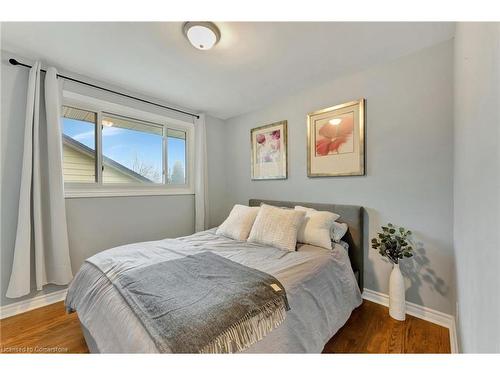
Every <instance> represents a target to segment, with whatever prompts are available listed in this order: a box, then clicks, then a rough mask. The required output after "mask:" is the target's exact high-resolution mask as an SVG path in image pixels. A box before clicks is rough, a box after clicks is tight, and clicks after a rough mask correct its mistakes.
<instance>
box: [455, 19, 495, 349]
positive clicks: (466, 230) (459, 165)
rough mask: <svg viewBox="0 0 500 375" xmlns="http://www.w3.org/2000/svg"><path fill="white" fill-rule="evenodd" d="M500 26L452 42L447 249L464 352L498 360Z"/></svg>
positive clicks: (469, 30) (462, 27) (476, 26)
mask: <svg viewBox="0 0 500 375" xmlns="http://www.w3.org/2000/svg"><path fill="white" fill-rule="evenodd" d="M499 124H500V26H499V24H498V23H496V24H487V23H459V24H458V25H457V29H456V37H455V170H454V193H455V207H454V246H455V257H456V267H457V271H456V276H457V304H458V317H457V318H458V328H459V330H458V332H459V334H460V342H461V349H462V351H464V352H496V353H498V352H500V298H499V297H500V292H499V288H500V276H499V275H500V272H499V269H500V242H499V236H500V217H499V216H500V183H499V182H500V181H499V171H500V147H499V141H500V138H499V137H500V130H499V129H500V128H499V126H500V125H499Z"/></svg>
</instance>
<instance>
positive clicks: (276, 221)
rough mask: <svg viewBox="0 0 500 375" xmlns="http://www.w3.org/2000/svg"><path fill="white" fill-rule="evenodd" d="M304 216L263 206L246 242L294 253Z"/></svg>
mask: <svg viewBox="0 0 500 375" xmlns="http://www.w3.org/2000/svg"><path fill="white" fill-rule="evenodd" d="M304 216H305V212H303V211H297V210H291V209H285V208H278V207H274V206H269V205H267V204H263V205H262V206H260V210H259V213H258V214H257V218H256V219H255V222H254V224H253V227H252V230H251V231H250V236H249V237H248V242H255V243H261V244H263V245H270V246H274V247H277V248H278V249H281V250H287V251H294V250H295V245H297V232H298V230H299V228H300V225H301V224H302V221H303V220H304Z"/></svg>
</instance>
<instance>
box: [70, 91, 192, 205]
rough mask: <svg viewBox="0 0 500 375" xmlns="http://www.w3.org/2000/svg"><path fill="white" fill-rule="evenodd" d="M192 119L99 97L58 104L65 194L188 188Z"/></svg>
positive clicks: (184, 190)
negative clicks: (156, 113) (149, 110)
mask: <svg viewBox="0 0 500 375" xmlns="http://www.w3.org/2000/svg"><path fill="white" fill-rule="evenodd" d="M192 136H193V125H192V124H189V123H185V122H180V121H176V120H172V119H168V118H165V117H161V116H158V115H155V114H150V113H147V112H143V111H138V110H135V109H131V108H127V107H122V106H118V105H114V104H110V103H106V102H101V101H98V100H89V102H88V103H85V102H75V101H72V100H65V104H64V105H63V107H62V143H63V176H64V183H65V190H66V196H102V195H105V196H109V195H149V194H174V193H175V194H177V193H181V194H182V193H189V194H190V193H192V185H193V184H192V179H191V178H190V176H191V171H192V159H193V158H192V157H190V156H189V153H188V151H190V142H191V139H192Z"/></svg>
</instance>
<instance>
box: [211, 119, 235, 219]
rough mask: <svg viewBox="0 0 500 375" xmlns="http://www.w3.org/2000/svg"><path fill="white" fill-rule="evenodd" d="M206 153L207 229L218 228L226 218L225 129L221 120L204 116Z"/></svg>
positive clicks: (226, 155)
mask: <svg viewBox="0 0 500 375" xmlns="http://www.w3.org/2000/svg"><path fill="white" fill-rule="evenodd" d="M205 121H206V126H207V153H208V163H207V164H208V165H207V169H208V171H207V173H208V201H209V202H208V215H209V220H208V223H207V225H208V227H210V228H211V227H215V226H218V225H219V224H220V223H221V222H222V221H224V219H225V218H226V216H227V212H226V204H221V202H225V200H226V187H227V184H226V168H225V163H226V159H227V158H228V157H229V154H228V153H227V151H226V143H225V140H226V138H225V133H226V130H225V129H226V127H225V123H224V121H222V120H219V119H218V118H215V117H210V116H206V118H205Z"/></svg>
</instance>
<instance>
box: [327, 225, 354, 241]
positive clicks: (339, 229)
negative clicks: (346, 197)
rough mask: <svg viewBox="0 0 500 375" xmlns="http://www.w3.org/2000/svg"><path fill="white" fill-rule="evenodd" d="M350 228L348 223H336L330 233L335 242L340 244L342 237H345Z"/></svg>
mask: <svg viewBox="0 0 500 375" xmlns="http://www.w3.org/2000/svg"><path fill="white" fill-rule="evenodd" d="M348 229H349V227H348V226H347V224H346V223H337V222H334V223H333V225H332V228H331V231H330V236H331V237H332V240H333V241H334V242H337V243H340V240H341V239H342V237H344V236H345V234H346V233H347V230H348Z"/></svg>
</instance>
